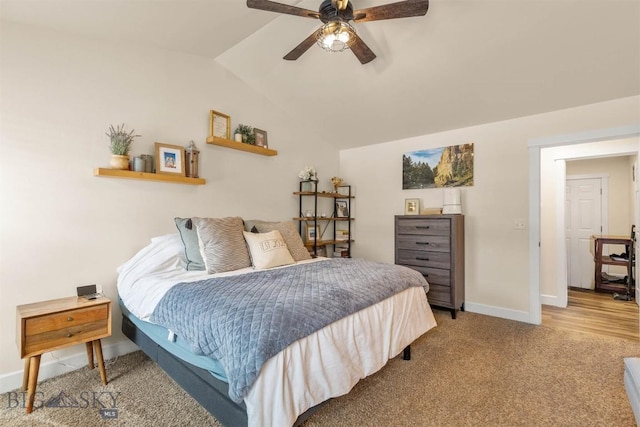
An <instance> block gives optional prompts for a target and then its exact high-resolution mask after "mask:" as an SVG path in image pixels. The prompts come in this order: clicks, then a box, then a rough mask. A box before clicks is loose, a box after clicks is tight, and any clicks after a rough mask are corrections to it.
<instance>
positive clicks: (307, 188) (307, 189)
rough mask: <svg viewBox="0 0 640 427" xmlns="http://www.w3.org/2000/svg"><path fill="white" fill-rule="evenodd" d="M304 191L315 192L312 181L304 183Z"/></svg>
mask: <svg viewBox="0 0 640 427" xmlns="http://www.w3.org/2000/svg"><path fill="white" fill-rule="evenodd" d="M302 191H313V187H312V186H311V181H302Z"/></svg>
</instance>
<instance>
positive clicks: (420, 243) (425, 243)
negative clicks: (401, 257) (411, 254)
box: [416, 242, 429, 245]
mask: <svg viewBox="0 0 640 427" xmlns="http://www.w3.org/2000/svg"><path fill="white" fill-rule="evenodd" d="M428 244H429V242H416V245H428Z"/></svg>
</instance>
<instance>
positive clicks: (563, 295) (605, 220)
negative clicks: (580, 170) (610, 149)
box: [556, 156, 610, 308]
mask: <svg viewBox="0 0 640 427" xmlns="http://www.w3.org/2000/svg"><path fill="white" fill-rule="evenodd" d="M607 157H610V156H607ZM594 158H596V159H597V158H602V156H596V157H589V159H594ZM570 160H572V159H570ZM562 162H563V163H564V164H565V168H564V172H565V178H564V180H562V181H560V180H557V181H556V194H562V196H563V197H564V199H563V202H562V203H558V204H557V205H556V207H557V213H556V215H557V216H556V218H557V220H556V221H557V222H556V224H557V231H556V232H557V233H558V236H561V238H559V239H558V241H557V243H558V248H557V250H558V258H564V260H562V261H561V260H559V261H558V269H557V270H558V276H557V281H556V285H557V290H556V295H558V304H557V305H558V307H563V308H566V307H567V304H568V299H569V283H568V278H569V272H568V269H567V263H568V262H567V258H566V257H567V236H566V232H565V231H566V228H565V226H566V222H565V214H566V210H565V204H566V203H565V200H566V198H567V181H568V180H570V179H576V180H577V179H600V184H601V189H602V193H600V221H601V225H602V231H600V234H609V174H607V173H594V174H585V175H566V172H567V169H566V162H567V159H562ZM561 187H562V188H561ZM560 262H563V264H560ZM603 267H604V266H603ZM603 271H604V268H603Z"/></svg>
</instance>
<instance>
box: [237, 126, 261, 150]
mask: <svg viewBox="0 0 640 427" xmlns="http://www.w3.org/2000/svg"><path fill="white" fill-rule="evenodd" d="M238 135H240V138H241V139H240V138H239V137H238ZM234 136H235V139H236V141H238V142H244V143H245V144H251V145H254V144H255V143H256V137H255V135H254V134H253V128H252V127H251V126H249V125H243V124H242V123H240V124H239V125H238V127H237V128H236V130H235V132H234Z"/></svg>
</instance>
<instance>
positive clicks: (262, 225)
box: [255, 221, 311, 261]
mask: <svg viewBox="0 0 640 427" xmlns="http://www.w3.org/2000/svg"><path fill="white" fill-rule="evenodd" d="M255 228H256V229H257V230H258V231H259V232H260V233H268V232H270V231H273V230H278V231H279V232H280V234H281V235H282V238H283V239H284V242H285V243H286V244H287V247H288V248H289V252H290V253H291V256H292V257H293V259H295V260H296V261H302V260H305V259H311V255H310V254H309V251H308V250H307V248H305V246H304V242H303V241H302V238H301V237H300V234H299V233H298V229H297V227H296V224H295V223H294V222H293V221H286V222H257V223H256V224H255Z"/></svg>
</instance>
